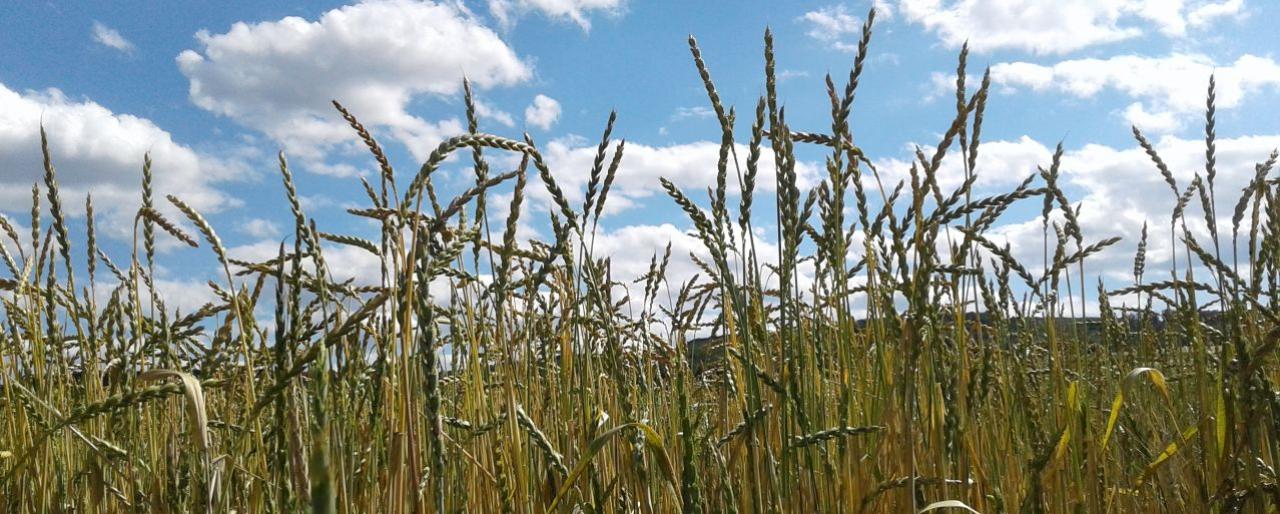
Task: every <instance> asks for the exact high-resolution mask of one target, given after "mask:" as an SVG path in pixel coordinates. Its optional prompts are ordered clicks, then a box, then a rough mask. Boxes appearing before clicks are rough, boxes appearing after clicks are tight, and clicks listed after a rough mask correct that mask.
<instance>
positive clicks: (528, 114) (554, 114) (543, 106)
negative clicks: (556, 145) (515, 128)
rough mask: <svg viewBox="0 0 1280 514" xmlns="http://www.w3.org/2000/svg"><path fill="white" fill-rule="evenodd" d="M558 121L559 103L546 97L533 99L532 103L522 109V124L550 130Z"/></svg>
mask: <svg viewBox="0 0 1280 514" xmlns="http://www.w3.org/2000/svg"><path fill="white" fill-rule="evenodd" d="M559 119H560V102H557V101H556V100H555V99H554V98H551V97H549V96H547V95H538V96H535V97H533V103H531V104H529V106H528V107H525V109H524V122H525V123H528V124H529V125H532V126H535V127H538V128H540V129H542V130H550V129H551V126H552V125H555V123H556V121H557V120H559Z"/></svg>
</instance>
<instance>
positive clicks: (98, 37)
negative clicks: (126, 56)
mask: <svg viewBox="0 0 1280 514" xmlns="http://www.w3.org/2000/svg"><path fill="white" fill-rule="evenodd" d="M90 33H91V34H92V36H93V40H94V42H96V43H98V44H100V45H102V46H105V47H107V48H111V49H115V50H119V51H121V52H125V53H129V52H132V51H133V48H134V46H133V42H132V41H129V40H128V39H125V37H124V36H122V35H120V32H118V31H117V30H116V29H113V28H111V27H108V26H106V25H103V24H102V22H98V21H95V22H93V29H92V30H91V32H90Z"/></svg>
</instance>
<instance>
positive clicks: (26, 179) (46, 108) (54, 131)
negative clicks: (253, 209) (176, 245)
mask: <svg viewBox="0 0 1280 514" xmlns="http://www.w3.org/2000/svg"><path fill="white" fill-rule="evenodd" d="M42 123H43V124H44V127H45V130H46V131H47V132H48V134H49V151H50V153H51V155H52V159H53V164H54V167H55V168H56V169H57V178H58V184H59V186H60V189H61V193H62V203H63V207H64V209H66V210H67V211H68V213H69V214H70V215H72V216H82V215H83V214H84V197H85V195H86V194H87V193H93V197H94V206H95V211H96V215H97V216H98V218H99V222H100V223H101V224H102V226H101V227H100V228H101V229H103V232H104V233H107V234H110V235H113V236H118V237H126V236H127V235H128V234H129V226H130V220H131V217H132V216H133V214H134V211H135V210H136V209H137V206H138V205H139V204H140V202H141V194H140V193H139V190H140V186H141V183H142V171H141V170H142V162H143V156H144V155H145V154H147V153H148V152H150V154H151V158H152V160H153V161H154V166H153V168H152V169H153V171H154V176H155V179H154V180H155V182H154V186H155V190H156V193H157V197H158V198H160V199H163V195H164V194H166V193H175V194H177V195H179V196H180V197H181V198H182V199H183V200H184V201H186V202H187V203H189V204H191V205H192V206H193V207H195V208H196V209H199V210H201V211H203V212H206V213H207V212H216V211H218V210H220V209H223V208H226V207H228V206H231V205H235V203H236V202H235V201H234V200H233V199H231V198H229V197H228V196H227V195H225V194H224V193H223V192H221V191H220V190H218V189H217V187H216V186H217V184H218V183H220V182H223V181H227V180H232V179H236V178H238V177H241V176H242V175H243V173H244V170H243V168H242V166H240V165H238V164H237V163H235V162H230V161H223V160H219V159H216V158H213V157H209V156H208V155H205V154H202V153H199V152H197V151H195V150H193V149H191V148H189V147H187V146H184V145H181V144H179V143H176V142H174V140H173V138H172V137H171V136H170V134H169V133H168V132H166V131H164V130H163V129H161V128H159V127H157V126H156V125H155V124H154V123H152V122H151V121H150V120H147V119H144V118H139V117H137V116H133V115H129V114H121V113H115V112H112V111H111V110H109V109H107V108H106V107H103V106H102V105H99V104H97V103H95V102H93V101H90V100H75V99H71V98H68V97H67V96H66V95H65V94H64V93H62V92H61V91H59V90H57V89H47V90H44V91H25V92H18V91H14V90H11V89H9V88H7V87H5V86H4V85H3V84H0V148H4V149H5V150H4V151H3V152H0V170H5V171H4V173H3V174H0V202H2V203H3V205H7V206H9V207H8V208H6V210H7V209H14V210H16V211H18V212H23V211H25V210H28V209H29V206H30V202H31V185H32V183H34V182H40V181H41V179H42V176H43V172H42V170H43V165H42V157H41V151H40V125H41V124H42ZM41 187H42V188H43V186H41ZM20 206H21V207H20Z"/></svg>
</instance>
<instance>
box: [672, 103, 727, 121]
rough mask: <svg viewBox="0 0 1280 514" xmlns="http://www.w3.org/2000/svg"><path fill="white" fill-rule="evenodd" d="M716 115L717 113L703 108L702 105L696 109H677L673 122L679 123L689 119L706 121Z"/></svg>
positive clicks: (708, 108)
mask: <svg viewBox="0 0 1280 514" xmlns="http://www.w3.org/2000/svg"><path fill="white" fill-rule="evenodd" d="M715 115H716V112H715V111H713V110H711V108H710V107H703V106H701V105H699V106H696V107H676V112H675V113H674V114H672V115H671V120H672V121H679V120H683V119H688V118H698V119H705V118H710V117H712V116H715Z"/></svg>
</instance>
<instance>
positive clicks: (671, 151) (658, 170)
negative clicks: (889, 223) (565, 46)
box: [531, 138, 819, 213]
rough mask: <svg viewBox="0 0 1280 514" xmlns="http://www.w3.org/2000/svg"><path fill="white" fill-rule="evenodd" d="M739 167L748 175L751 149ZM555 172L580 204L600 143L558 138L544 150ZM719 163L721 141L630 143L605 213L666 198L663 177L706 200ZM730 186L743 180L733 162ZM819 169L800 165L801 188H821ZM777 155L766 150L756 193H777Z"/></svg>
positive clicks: (538, 192) (741, 152) (537, 193)
mask: <svg viewBox="0 0 1280 514" xmlns="http://www.w3.org/2000/svg"><path fill="white" fill-rule="evenodd" d="M735 149H736V151H737V155H738V156H739V157H740V161H741V162H740V166H741V168H742V170H743V172H744V173H745V170H746V156H747V153H748V152H747V150H748V149H747V146H746V145H741V144H739V145H737V146H736V148H735ZM543 152H544V154H545V155H546V158H547V161H548V163H549V165H550V168H551V171H552V173H554V174H555V176H556V180H557V181H558V183H559V185H560V186H561V188H562V189H564V192H565V194H566V195H567V196H568V197H569V198H570V200H572V201H575V202H580V201H581V200H582V198H583V196H584V194H585V193H584V191H585V188H586V184H587V182H588V180H589V179H590V177H589V175H590V174H589V173H588V171H589V170H590V169H591V165H592V162H593V161H594V159H595V153H596V145H595V143H591V142H588V141H586V140H583V139H581V138H570V139H558V140H553V141H551V142H550V143H548V144H547V145H546V147H545V148H544V149H543ZM719 159H720V143H713V142H710V141H698V142H694V143H686V144H678V145H670V146H649V145H644V144H639V143H632V142H627V145H626V148H625V150H624V152H623V157H622V165H621V167H620V168H619V169H618V175H617V178H616V180H615V182H614V184H613V189H612V190H611V191H610V193H609V198H608V201H607V202H606V205H605V207H606V210H605V211H606V212H607V213H616V212H620V211H622V210H625V209H627V208H630V207H634V206H635V205H637V204H639V203H641V202H642V201H643V200H644V199H646V198H649V197H652V196H653V195H655V194H661V195H662V196H663V197H665V195H666V193H665V192H663V191H662V185H661V183H660V182H659V180H658V179H659V178H661V177H665V178H667V179H668V180H670V181H671V182H672V183H674V184H675V185H676V186H678V187H680V188H681V189H682V190H684V191H685V192H686V194H689V195H691V196H693V197H695V198H700V197H703V196H705V194H704V193H702V192H703V191H706V189H707V187H714V186H715V183H716V164H717V162H718V161H719ZM729 166H730V167H729V177H728V180H727V185H728V189H729V192H730V193H732V194H737V192H738V180H737V176H736V174H735V171H734V167H733V164H732V163H730V165H729ZM818 171H819V170H818V168H817V166H815V165H814V164H812V163H808V162H805V161H800V162H797V163H796V174H797V177H798V182H799V186H800V188H801V190H806V189H808V188H809V187H810V186H813V185H816V182H817V176H818ZM775 175H776V173H775V171H774V164H773V152H771V151H770V150H769V149H768V148H764V149H762V151H761V157H760V171H759V177H758V178H757V183H756V194H757V195H759V194H761V191H766V192H770V191H773V190H774V188H775V185H776V176H775ZM531 194H532V195H533V196H534V197H538V198H542V199H544V200H545V198H546V192H545V191H543V190H542V189H541V188H537V189H534V190H533V193H531Z"/></svg>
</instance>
